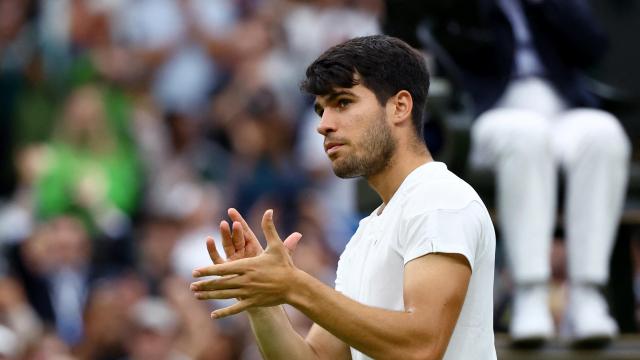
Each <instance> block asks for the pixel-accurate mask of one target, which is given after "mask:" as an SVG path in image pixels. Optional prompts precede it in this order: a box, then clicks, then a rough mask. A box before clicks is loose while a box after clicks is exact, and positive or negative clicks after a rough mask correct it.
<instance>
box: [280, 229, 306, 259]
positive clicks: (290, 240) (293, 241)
mask: <svg viewBox="0 0 640 360" xmlns="http://www.w3.org/2000/svg"><path fill="white" fill-rule="evenodd" d="M301 238H302V234H300V233H299V232H294V233H293V234H291V235H289V236H287V238H286V239H284V242H283V244H284V247H286V248H287V250H289V254H292V253H293V252H294V251H295V250H296V246H298V242H299V241H300V239H301Z"/></svg>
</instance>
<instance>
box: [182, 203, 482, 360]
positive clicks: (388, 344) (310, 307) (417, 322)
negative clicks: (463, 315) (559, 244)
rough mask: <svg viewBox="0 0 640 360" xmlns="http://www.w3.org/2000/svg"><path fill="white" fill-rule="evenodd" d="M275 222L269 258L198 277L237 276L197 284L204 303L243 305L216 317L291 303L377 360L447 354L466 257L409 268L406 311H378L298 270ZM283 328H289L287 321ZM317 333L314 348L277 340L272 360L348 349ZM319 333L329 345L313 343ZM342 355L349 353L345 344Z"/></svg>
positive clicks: (440, 257)
mask: <svg viewBox="0 0 640 360" xmlns="http://www.w3.org/2000/svg"><path fill="white" fill-rule="evenodd" d="M271 216H272V215H271V213H270V212H267V213H266V214H265V217H264V218H263V230H264V231H265V235H266V236H267V241H268V244H269V246H268V247H267V250H266V251H265V253H264V254H262V255H261V256H259V257H256V258H252V259H243V260H238V261H236V262H233V263H228V264H223V265H218V266H215V265H214V266H210V267H207V268H202V269H198V270H196V271H195V272H194V275H195V276H206V275H223V276H225V275H232V276H225V277H224V278H222V279H219V280H205V281H201V282H198V283H194V284H193V290H194V291H196V296H197V297H198V298H201V299H218V298H231V297H238V298H241V299H242V300H240V301H239V302H238V303H236V304H234V305H232V306H230V307H228V308H225V309H219V310H216V311H214V313H213V317H216V318H217V317H224V316H229V315H232V314H235V313H238V312H241V311H244V310H247V309H252V308H256V307H265V306H273V305H277V304H282V303H289V304H292V305H293V306H295V307H296V308H298V309H300V310H301V311H302V312H303V313H305V314H306V315H307V316H309V317H310V318H311V319H312V320H314V321H315V322H316V324H318V325H319V326H321V327H322V328H324V329H326V330H323V331H327V332H329V333H331V334H333V335H332V336H335V339H336V340H337V339H339V340H341V342H343V343H344V344H348V345H350V346H352V347H354V348H356V349H358V350H360V351H361V352H363V353H365V354H367V355H369V356H371V357H374V358H396V359H398V358H401V359H414V358H417V359H431V358H433V359H436V358H441V357H442V356H443V354H444V352H445V350H446V347H447V344H448V342H449V339H450V337H451V333H452V332H453V329H454V327H455V324H456V321H457V318H458V316H459V314H460V310H461V308H462V304H463V303H464V298H465V295H466V291H467V286H468V283H469V279H470V276H471V269H470V266H469V264H468V262H467V261H466V259H465V258H464V257H463V256H462V255H455V254H452V255H448V254H431V255H426V256H423V257H420V258H418V259H415V260H413V261H411V262H409V263H408V264H407V265H406V266H405V276H404V294H403V295H404V301H405V309H406V310H405V311H390V310H384V309H380V308H374V307H370V306H366V305H363V304H361V303H358V302H356V301H354V300H351V299H349V298H347V297H346V296H344V295H342V294H340V293H338V292H337V291H335V290H333V289H331V288H329V287H327V286H325V285H324V284H322V283H321V282H320V281H319V280H316V279H314V278H313V277H311V276H310V275H308V274H306V273H304V272H302V271H301V270H298V269H297V268H295V266H294V265H293V263H292V261H291V258H290V256H289V253H288V250H287V248H286V247H285V246H283V245H282V242H281V241H280V239H279V237H278V235H277V233H276V231H275V227H274V226H273V221H272V219H271ZM251 311H253V310H251ZM255 314H256V313H254V315H251V316H252V318H253V320H254V321H255V320H258V321H259V322H260V324H264V323H271V324H277V323H278V321H284V320H282V319H285V318H286V317H285V316H284V314H283V313H281V315H275V314H273V317H266V316H264V317H261V318H258V317H256V315H255ZM266 319H270V320H266ZM275 319H280V320H277V321H276V320H275ZM265 320H266V321H265ZM287 323H288V322H287ZM278 324H279V325H280V326H282V323H278ZM277 328H278V329H281V327H277ZM289 328H290V325H289ZM273 330H275V328H261V329H259V331H264V332H266V334H268V333H269V331H273ZM318 331H319V330H318V327H315V328H314V332H313V333H311V334H310V336H309V339H308V342H302V340H301V339H300V338H298V339H299V340H295V341H292V340H290V338H288V337H286V336H283V337H280V335H278V341H281V342H277V343H275V342H274V343H271V345H267V346H271V347H273V348H276V347H278V348H277V349H271V350H272V351H274V353H273V354H274V355H275V354H277V357H273V358H279V357H280V356H282V357H288V358H291V357H292V355H295V357H297V356H305V358H309V356H312V357H311V358H320V356H323V355H324V354H329V352H331V351H333V350H330V349H340V348H341V347H340V346H338V345H337V344H338V343H337V342H335V341H334V340H331V341H329V340H327V339H330V337H328V336H325V335H322V336H320V335H321V334H322V332H320V333H319V332H318ZM291 332H293V330H292V329H291ZM293 333H295V332H293ZM266 334H263V335H266ZM312 335H315V336H318V338H317V339H323V340H324V341H318V343H317V344H314V338H313V337H312ZM317 339H316V340H317ZM265 340H266V341H265ZM258 341H259V342H260V343H261V346H264V343H265V342H267V341H273V340H272V339H269V338H268V337H265V338H263V339H262V340H260V339H259V340H258ZM293 344H295V345H293ZM261 348H262V349H263V353H264V354H265V356H266V357H267V358H271V357H269V355H270V354H272V353H269V352H267V351H265V348H264V347H261ZM342 349H345V350H346V349H347V348H346V345H345V347H342ZM299 351H300V352H299ZM325 351H327V352H326V353H325ZM336 353H339V354H344V353H343V352H342V351H341V350H340V351H338V350H336ZM295 357H294V358H295Z"/></svg>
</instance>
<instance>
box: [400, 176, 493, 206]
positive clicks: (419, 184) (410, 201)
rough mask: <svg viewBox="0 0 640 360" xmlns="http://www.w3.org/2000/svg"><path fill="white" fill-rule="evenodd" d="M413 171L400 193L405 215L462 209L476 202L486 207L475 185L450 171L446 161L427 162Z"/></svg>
mask: <svg viewBox="0 0 640 360" xmlns="http://www.w3.org/2000/svg"><path fill="white" fill-rule="evenodd" d="M411 175H412V176H411V177H410V178H408V179H407V180H408V181H407V183H406V186H404V188H403V189H402V194H401V196H400V207H401V209H403V212H404V214H405V217H412V216H415V215H419V214H425V213H430V212H434V211H438V210H444V211H451V210H462V209H464V208H467V207H468V206H469V205H470V204H471V203H474V202H477V203H478V204H480V208H481V209H484V204H483V202H482V200H481V199H480V196H479V195H478V194H477V193H476V191H475V190H474V189H473V188H472V187H471V185H469V184H468V183H466V182H465V181H464V180H462V179H461V178H459V177H458V176H456V175H455V174H454V173H452V172H450V171H449V170H448V169H447V168H446V165H444V164H443V163H433V164H431V163H430V164H427V165H425V166H423V167H420V168H418V169H416V171H414V173H412V174H411ZM485 211H486V209H485Z"/></svg>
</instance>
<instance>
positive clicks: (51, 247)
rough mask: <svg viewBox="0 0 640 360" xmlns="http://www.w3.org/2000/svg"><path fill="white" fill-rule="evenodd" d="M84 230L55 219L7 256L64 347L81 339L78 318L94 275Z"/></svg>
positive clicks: (62, 218)
mask: <svg viewBox="0 0 640 360" xmlns="http://www.w3.org/2000/svg"><path fill="white" fill-rule="evenodd" d="M84 226H85V225H84V224H83V223H82V222H81V221H80V220H79V219H77V218H74V217H71V216H59V217H56V218H54V219H52V220H50V221H49V222H47V223H45V224H43V225H41V226H40V227H39V228H38V229H37V230H36V231H35V232H34V235H33V236H32V237H30V238H29V239H27V240H26V241H25V242H24V243H21V244H20V245H18V246H17V247H16V248H15V250H14V251H12V252H11V255H12V257H11V258H10V259H11V264H12V267H11V273H12V274H13V275H14V276H16V278H17V279H19V280H20V281H21V283H22V284H23V285H24V287H25V292H26V295H27V298H28V299H29V302H30V304H31V305H32V306H33V308H34V309H35V310H36V311H37V313H38V315H39V316H40V317H41V318H42V319H43V320H44V321H45V322H46V323H47V324H50V325H52V326H53V327H54V328H55V329H56V332H57V334H58V335H59V336H60V338H61V339H62V340H64V341H65V342H66V343H67V344H69V345H74V344H76V343H78V342H79V341H80V339H81V338H82V334H83V326H82V316H83V315H82V314H83V311H84V305H85V301H86V298H87V296H88V293H89V289H90V281H91V280H92V276H93V275H94V274H95V273H94V272H93V271H94V269H92V268H91V253H92V252H91V242H90V238H89V235H88V233H87V230H86V229H85V227H84Z"/></svg>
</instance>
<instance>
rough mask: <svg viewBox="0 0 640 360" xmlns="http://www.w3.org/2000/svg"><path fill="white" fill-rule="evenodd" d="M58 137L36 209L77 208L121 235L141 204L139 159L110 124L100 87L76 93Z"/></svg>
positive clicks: (52, 213) (41, 211)
mask: <svg viewBox="0 0 640 360" xmlns="http://www.w3.org/2000/svg"><path fill="white" fill-rule="evenodd" d="M56 135H57V136H56V138H55V140H54V141H53V142H51V144H50V146H49V149H48V153H47V165H48V168H47V170H46V171H45V172H44V174H43V176H42V177H41V178H40V179H38V182H37V199H38V213H39V214H40V215H41V216H43V217H45V218H46V217H50V216H55V215H56V214H60V213H62V212H64V211H65V210H68V209H71V208H77V209H80V210H82V211H84V212H86V213H87V214H88V216H89V218H90V219H91V221H92V222H93V224H95V225H96V226H97V227H98V229H99V230H100V232H101V233H103V234H105V235H107V236H109V237H111V238H114V239H117V238H119V237H121V236H123V234H125V233H126V232H127V231H128V230H129V226H130V216H131V215H132V214H133V212H134V211H135V210H136V207H137V202H138V188H139V186H140V183H139V178H138V168H137V162H136V158H135V155H134V154H132V153H131V152H130V151H128V150H129V149H127V148H126V147H122V146H119V145H120V142H119V139H118V138H117V137H116V136H115V134H114V131H113V129H111V128H110V127H109V123H108V121H107V119H106V113H105V108H104V102H103V98H102V93H101V92H100V89H99V88H98V87H96V86H90V85H88V86H84V87H81V88H78V89H77V90H75V91H74V92H73V93H72V95H71V96H70V98H69V100H68V102H67V104H66V107H65V111H64V114H63V119H62V121H61V123H60V126H59V128H58V129H57V133H56Z"/></svg>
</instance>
